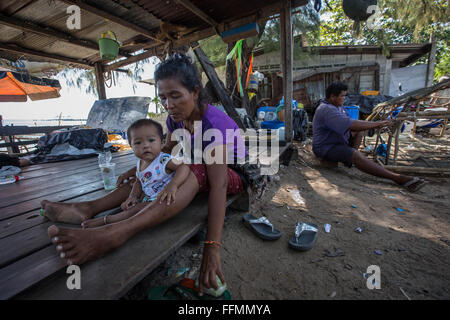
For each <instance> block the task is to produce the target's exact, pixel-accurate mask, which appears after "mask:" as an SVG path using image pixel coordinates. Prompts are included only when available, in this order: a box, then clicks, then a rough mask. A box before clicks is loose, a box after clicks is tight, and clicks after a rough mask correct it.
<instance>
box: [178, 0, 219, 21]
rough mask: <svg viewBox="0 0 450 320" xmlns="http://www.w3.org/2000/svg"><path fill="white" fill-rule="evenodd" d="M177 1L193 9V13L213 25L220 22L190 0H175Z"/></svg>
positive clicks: (190, 9)
mask: <svg viewBox="0 0 450 320" xmlns="http://www.w3.org/2000/svg"><path fill="white" fill-rule="evenodd" d="M175 2H176V3H178V4H181V5H182V6H183V7H185V8H186V9H188V10H189V11H191V12H192V13H193V14H195V15H196V16H197V17H199V18H200V19H202V20H203V21H205V22H207V23H209V24H210V25H211V26H213V27H214V26H217V25H218V23H217V22H216V21H215V20H214V19H212V18H211V17H210V16H208V15H207V14H206V13H205V12H203V10H201V9H200V8H198V7H197V6H196V5H194V4H193V3H192V2H190V1H189V0H175Z"/></svg>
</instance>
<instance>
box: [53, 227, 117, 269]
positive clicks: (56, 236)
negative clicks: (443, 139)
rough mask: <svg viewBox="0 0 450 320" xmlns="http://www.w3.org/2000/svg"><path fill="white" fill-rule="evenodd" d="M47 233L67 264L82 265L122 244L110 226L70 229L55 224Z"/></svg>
mask: <svg viewBox="0 0 450 320" xmlns="http://www.w3.org/2000/svg"><path fill="white" fill-rule="evenodd" d="M47 233H48V235H49V237H50V239H51V241H52V243H53V244H55V245H56V250H57V251H58V252H59V253H60V257H61V258H62V259H64V260H66V262H67V264H69V265H71V264H76V265H81V264H83V263H85V262H86V261H91V260H95V259H97V258H100V257H102V256H103V255H105V254H106V253H107V252H109V251H111V250H112V249H114V248H117V247H118V246H120V245H121V244H122V241H119V239H118V238H117V233H114V232H113V231H112V228H111V227H110V226H106V227H103V228H95V229H69V228H61V227H57V226H55V225H53V226H50V227H49V228H48V230H47Z"/></svg>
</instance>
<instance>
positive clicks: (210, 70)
mask: <svg viewBox="0 0 450 320" xmlns="http://www.w3.org/2000/svg"><path fill="white" fill-rule="evenodd" d="M191 46H192V47H195V49H194V53H195V56H196V57H197V59H198V61H199V62H200V65H201V66H202V68H203V70H204V71H205V73H206V76H207V77H208V79H209V81H211V84H212V87H213V89H214V91H215V92H216V94H217V96H218V97H219V99H220V101H221V102H222V105H223V107H224V109H225V110H226V112H227V114H228V116H229V117H230V118H232V119H233V120H234V122H236V124H237V125H238V127H239V128H241V129H242V130H245V126H244V124H243V123H242V121H241V118H240V117H239V114H238V113H237V111H236V110H235V109H234V106H233V102H232V100H231V98H230V96H229V95H228V94H227V93H226V91H225V89H224V88H223V87H222V84H221V83H220V80H219V77H218V76H217V73H216V70H215V69H214V64H213V63H212V62H211V60H209V58H208V56H207V55H206V54H205V52H204V51H203V50H202V48H201V47H200V46H199V45H198V43H192V45H191Z"/></svg>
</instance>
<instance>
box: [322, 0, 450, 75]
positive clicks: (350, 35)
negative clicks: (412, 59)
mask: <svg viewBox="0 0 450 320" xmlns="http://www.w3.org/2000/svg"><path fill="white" fill-rule="evenodd" d="M328 3H329V4H330V7H331V9H330V8H328V7H324V8H323V10H322V11H321V24H320V45H365V44H374V45H375V44H376V45H382V46H383V53H384V54H388V53H389V51H388V45H390V44H403V43H424V42H429V41H430V36H431V34H432V33H434V34H435V37H436V39H437V51H436V68H435V74H434V79H435V80H438V79H439V77H440V76H441V75H442V74H445V73H448V72H449V71H450V70H449V68H448V66H449V50H450V48H449V46H450V43H449V39H450V31H449V26H450V23H449V21H448V16H449V7H448V5H447V0H395V1H394V0H378V5H379V7H380V12H381V15H380V19H379V20H378V21H377V23H376V26H379V28H378V29H377V28H375V29H373V28H370V27H369V24H368V23H361V25H360V33H359V35H356V34H355V33H354V32H353V31H352V30H353V27H352V25H353V21H352V20H350V19H349V18H348V17H346V16H345V14H344V11H343V9H342V1H341V0H328ZM425 61H426V57H423V58H422V59H420V60H419V61H417V62H416V63H423V62H425Z"/></svg>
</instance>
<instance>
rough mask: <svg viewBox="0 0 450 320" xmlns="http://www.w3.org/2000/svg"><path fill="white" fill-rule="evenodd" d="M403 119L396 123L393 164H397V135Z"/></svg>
mask: <svg viewBox="0 0 450 320" xmlns="http://www.w3.org/2000/svg"><path fill="white" fill-rule="evenodd" d="M402 125H403V121H400V122H399V123H398V125H397V130H396V131H395V149H394V166H396V165H397V156H398V148H399V140H400V139H399V136H400V131H401V130H402Z"/></svg>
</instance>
